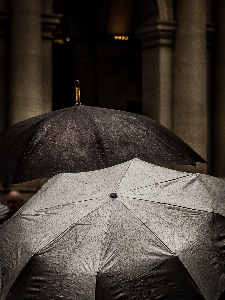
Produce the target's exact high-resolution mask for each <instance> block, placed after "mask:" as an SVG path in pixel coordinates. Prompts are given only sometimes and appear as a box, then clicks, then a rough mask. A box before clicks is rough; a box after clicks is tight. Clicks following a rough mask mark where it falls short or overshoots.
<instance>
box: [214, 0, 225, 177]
mask: <svg viewBox="0 0 225 300" xmlns="http://www.w3.org/2000/svg"><path fill="white" fill-rule="evenodd" d="M224 14H225V2H224V1H223V0H218V1H217V26H216V30H217V36H216V37H217V39H216V56H215V73H214V79H215V80H214V84H215V88H214V98H213V103H212V105H213V106H214V107H213V119H214V120H213V124H214V128H213V154H214V155H213V167H214V168H213V175H214V176H218V177H223V178H225V19H224Z"/></svg>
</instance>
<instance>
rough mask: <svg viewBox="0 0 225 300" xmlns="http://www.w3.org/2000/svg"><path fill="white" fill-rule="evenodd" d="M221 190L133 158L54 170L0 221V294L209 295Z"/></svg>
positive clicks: (219, 282)
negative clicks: (69, 170) (112, 163)
mask: <svg viewBox="0 0 225 300" xmlns="http://www.w3.org/2000/svg"><path fill="white" fill-rule="evenodd" d="M224 195H225V182H224V181H223V180H220V179H218V178H214V177H210V176H207V175H202V174H191V173H184V172H178V171H173V170H170V169H167V168H163V167H159V166H155V165H152V164H149V163H146V162H143V161H141V160H138V159H133V160H131V161H129V162H126V163H122V164H120V165H116V166H114V167H110V168H107V169H102V170H98V171H91V172H87V173H85V172H83V173H77V174H69V173H65V174H59V175H56V176H55V177H53V178H52V179H50V180H49V181H48V182H47V183H46V184H45V185H44V186H43V187H42V188H41V190H40V191H39V192H38V193H37V194H36V195H34V197H33V198H31V199H30V200H29V201H28V202H27V203H26V204H25V205H24V206H23V207H22V208H21V209H20V210H19V211H18V212H17V213H16V214H15V215H14V216H13V217H12V218H11V219H10V220H9V221H7V222H6V223H4V224H3V226H2V227H1V228H0V253H1V255H0V266H1V272H0V282H1V293H0V299H10V300H14V299H17V300H18V299H42V300H45V299H46V300H47V299H51V300H54V299H55V300H56V299H57V300H58V299H66V300H69V299H73V300H74V299H79V300H80V299H82V300H89V299H98V300H114V299H129V300H130V299H136V300H140V299H151V300H154V299H168V300H171V299H173V300H178V299H187V300H190V299H191V300H195V299H207V300H217V299H218V298H219V297H220V295H221V294H222V293H223V292H224V290H225V252H224V247H225V201H224Z"/></svg>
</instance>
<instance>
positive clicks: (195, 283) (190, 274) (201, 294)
mask: <svg viewBox="0 0 225 300" xmlns="http://www.w3.org/2000/svg"><path fill="white" fill-rule="evenodd" d="M193 244H194V243H193ZM187 249H189V247H188V248H187ZM180 253H181V252H180ZM177 258H178V259H179V261H180V262H181V263H182V265H183V267H184V268H185V270H186V271H187V273H188V274H189V275H190V277H191V278H192V280H193V282H194V284H195V285H196V287H197V288H198V291H199V293H200V294H201V295H202V297H203V298H204V299H205V296H204V295H203V294H202V291H201V289H200V287H199V286H198V284H197V283H196V280H195V279H194V278H193V276H192V275H191V273H190V272H189V271H188V269H187V267H186V266H185V264H184V263H183V261H182V260H181V259H180V257H179V254H177ZM184 261H185V259H184Z"/></svg>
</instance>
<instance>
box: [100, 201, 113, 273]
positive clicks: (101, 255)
mask: <svg viewBox="0 0 225 300" xmlns="http://www.w3.org/2000/svg"><path fill="white" fill-rule="evenodd" d="M110 203H111V207H112V209H111V214H110V217H109V219H108V223H107V226H106V227H107V229H106V230H107V233H108V228H109V224H110V221H111V219H112V210H113V206H112V201H110ZM106 237H107V234H106V235H105V240H104V243H102V247H101V251H100V259H99V266H98V271H97V273H98V272H99V271H100V268H101V264H102V261H103V249H104V247H105V245H106Z"/></svg>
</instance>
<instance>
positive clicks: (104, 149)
mask: <svg viewBox="0 0 225 300" xmlns="http://www.w3.org/2000/svg"><path fill="white" fill-rule="evenodd" d="M78 107H80V106H78ZM83 111H85V112H86V114H87V115H88V116H89V119H91V120H92V124H93V127H95V128H96V131H97V133H98V134H99V133H100V132H101V131H100V130H99V126H98V124H97V123H96V122H95V120H94V118H93V117H92V115H91V114H90V113H89V111H88V110H85V109H83ZM94 136H95V138H97V134H96V133H95V134H94ZM99 136H101V135H99ZM97 143H98V144H99V146H100V147H98V149H99V150H100V152H101V153H102V154H103V157H104V160H105V162H104V163H107V165H109V159H108V158H107V155H106V154H107V151H106V149H107V148H106V147H105V145H104V141H103V139H102V138H101V140H100V139H98V138H97Z"/></svg>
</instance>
